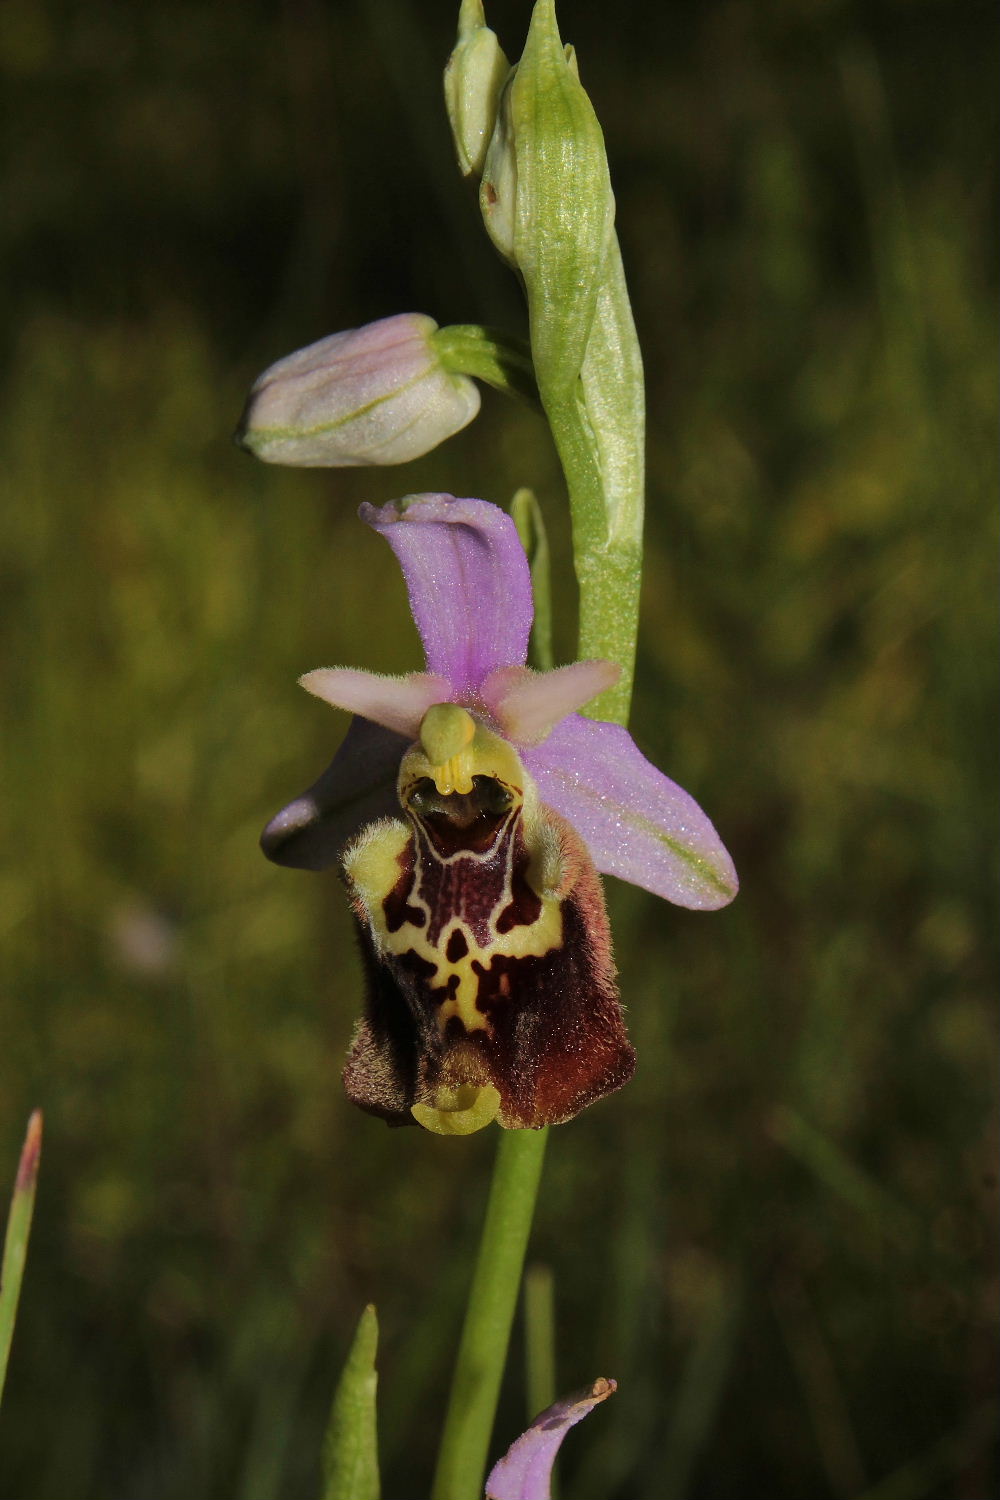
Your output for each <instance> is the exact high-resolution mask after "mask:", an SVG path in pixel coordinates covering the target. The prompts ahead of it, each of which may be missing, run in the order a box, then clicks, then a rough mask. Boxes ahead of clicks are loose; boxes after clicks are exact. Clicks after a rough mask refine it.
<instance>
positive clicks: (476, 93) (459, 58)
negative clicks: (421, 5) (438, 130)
mask: <svg viewBox="0 0 1000 1500" xmlns="http://www.w3.org/2000/svg"><path fill="white" fill-rule="evenodd" d="M509 73H510V63H509V62H508V61H507V59H506V57H505V56H504V52H503V48H502V47H501V46H500V43H499V42H498V41H497V37H496V33H495V32H494V31H491V30H490V28H489V27H488V26H487V25H486V17H485V14H484V12H483V5H482V0H462V8H461V10H460V12H459V17H458V41H457V42H456V43H455V50H454V51H453V52H452V54H451V57H450V58H449V59H448V65H447V67H446V68H445V70H444V101H445V107H446V108H447V111H448V120H449V123H450V124H451V133H452V137H453V138H454V141H455V151H456V153H457V155H458V165H459V168H460V170H461V173H462V176H463V177H477V178H478V177H481V176H482V171H483V162H484V161H485V160H486V151H487V148H488V146H489V143H490V138H491V136H492V135H493V127H494V124H495V123H496V116H497V105H498V103H499V100H500V91H501V89H502V88H503V86H504V83H505V81H506V79H507V76H508V74H509Z"/></svg>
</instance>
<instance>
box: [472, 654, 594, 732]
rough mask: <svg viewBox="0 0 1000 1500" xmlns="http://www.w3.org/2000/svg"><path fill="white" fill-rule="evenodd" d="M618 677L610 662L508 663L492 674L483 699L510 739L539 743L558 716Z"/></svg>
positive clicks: (481, 695) (570, 712)
mask: <svg viewBox="0 0 1000 1500" xmlns="http://www.w3.org/2000/svg"><path fill="white" fill-rule="evenodd" d="M620 676H621V667H619V666H618V665H616V663H615V662H612V661H576V662H573V663H572V665H571V666H568V667H556V669H555V670H554V671H552V672H532V671H530V670H529V669H528V668H527V667H505V668H501V670H500V671H498V672H491V673H490V675H489V677H487V679H486V681H485V682H484V683H483V686H482V688H481V690H480V697H481V698H482V700H483V702H484V703H485V704H486V707H487V708H488V709H489V711H490V713H491V714H492V715H493V718H494V719H495V720H496V722H497V723H498V724H499V726H500V728H501V729H502V730H503V732H504V734H505V735H506V736H507V738H508V739H510V740H513V741H514V742H515V744H518V745H538V744H540V743H541V741H542V740H544V739H545V738H546V737H547V736H548V735H549V734H550V733H551V732H552V730H553V729H554V728H555V726H556V725H557V724H558V723H559V720H560V719H565V718H566V716H567V714H572V713H575V712H576V710H577V709H578V708H582V707H583V705H584V704H585V703H589V702H590V700H591V699H592V698H596V697H597V695H598V693H603V692H604V690H605V689H606V688H609V687H614V685H615V683H616V682H617V681H618V679H619V677H620Z"/></svg>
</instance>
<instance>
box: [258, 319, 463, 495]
mask: <svg viewBox="0 0 1000 1500" xmlns="http://www.w3.org/2000/svg"><path fill="white" fill-rule="evenodd" d="M436 332H437V324H436V323H435V322H434V319H433V318H428V317H425V316H424V314H423V313H400V314H398V315H397V316H396V317H392V318H382V319H381V320H380V321H379V322H377V323H368V324H366V325H365V327H364V328H352V329H348V330H347V331H346V332H345V333H334V334H331V335H330V336H329V337H328V338H325V339H320V340H319V341H318V342H317V343H315V344H310V345H309V346H308V348H306V349H299V350H298V351H297V352H296V353H295V354H289V355H288V356H287V357H286V358H285V359H279V360H278V361H277V363H276V364H273V365H271V366H270V367H269V368H268V369H267V370H265V371H264V373H263V375H261V376H260V377H259V378H258V379H257V380H256V381H255V383H254V385H253V388H252V389H251V391H250V395H249V397H248V399H247V404H246V407H245V409H244V412H243V416H242V419H241V421H240V425H239V428H238V430H237V433H236V438H237V441H238V442H239V443H240V445H241V446H242V447H244V448H246V449H247V450H248V451H249V452H250V453H252V454H254V456H255V457H256V458H260V459H263V460H264V462H265V463H271V464H292V465H295V466H296V467H299V468H342V467H353V466H359V465H365V464H402V463H406V462H407V461H408V460H409V459H411V458H419V457H420V455H421V454H423V453H429V452H430V450H431V449H432V448H436V447H437V445H438V443H441V442H443V441H444V440H445V438H448V437H451V436H452V434H453V433H456V432H460V431H461V429H462V428H463V427H465V426H466V425H467V424H468V423H469V422H471V421H472V419H473V417H474V416H475V415H476V413H477V412H478V410H479V391H478V389H477V387H476V386H475V385H474V384H473V382H472V381H471V380H469V379H468V377H467V376H464V375H455V374H452V373H451V372H450V371H448V370H446V369H445V367H444V366H443V365H442V363H441V360H440V358H439V357H438V354H437V351H436V350H435V347H434V343H433V335H434V334H435V333H436Z"/></svg>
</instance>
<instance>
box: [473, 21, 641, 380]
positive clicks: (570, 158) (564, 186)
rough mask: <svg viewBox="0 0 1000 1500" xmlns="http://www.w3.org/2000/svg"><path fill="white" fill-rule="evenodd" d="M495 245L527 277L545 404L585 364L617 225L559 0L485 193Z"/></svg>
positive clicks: (513, 87)
mask: <svg viewBox="0 0 1000 1500" xmlns="http://www.w3.org/2000/svg"><path fill="white" fill-rule="evenodd" d="M479 201H480V207H481V209H482V213H483V220H484V222H485V224H486V229H487V231H488V233H489V235H490V238H491V239H492V240H493V243H494V245H495V246H496V248H497V249H498V250H499V251H500V253H501V255H503V256H504V258H505V259H506V260H508V261H509V262H510V263H511V264H512V265H513V266H514V267H515V268H516V269H517V271H518V272H519V273H520V275H521V277H522V279H523V281H524V286H525V292H526V294H527V299H528V314H529V318H530V322H531V349H532V355H533V357H534V363H535V373H536V376H537V379H538V386H539V390H540V391H541V393H542V399H543V401H546V402H547V399H548V397H549V395H550V394H551V395H552V396H559V395H561V394H564V393H565V392H566V391H567V390H569V389H571V388H572V386H573V385H574V383H575V381H576V379H577V377H578V375H579V373H580V368H581V366H582V364H583V358H584V354H585V352H586V348H587V341H588V339H589V337H590V331H591V327H592V325H593V321H594V312H595V308H596V305H597V297H598V293H599V291H600V287H601V284H602V281H603V279H604V274H605V261H606V259H607V255H608V250H609V246H610V244H611V240H612V235H613V227H614V195H613V193H612V191H611V179H610V176H609V172H608V162H607V155H606V153H605V149H604V136H603V134H602V132H601V127H600V124H599V123H598V120H597V116H596V115H595V113H594V109H593V106H592V105H591V102H590V100H589V98H588V97H587V94H586V91H585V90H584V88H583V86H582V85H581V83H580V80H579V77H578V76H577V69H576V59H575V57H574V56H573V55H572V52H570V53H569V55H567V49H566V48H564V46H563V43H562V40H561V38H560V36H559V30H558V27H557V25H556V18H555V8H554V5H553V3H552V0H537V3H536V5H535V8H534V12H533V14H532V18H531V26H530V29H529V32H528V38H527V42H526V44H525V49H524V54H523V56H522V58H521V60H520V62H519V63H518V65H517V67H516V68H515V70H514V73H513V75H512V77H511V78H510V80H509V82H508V83H507V85H506V87H505V89H504V92H503V95H502V97H501V100H500V107H499V110H498V113H497V120H496V125H495V127H494V131H493V137H492V140H491V142H490V149H489V151H488V152H487V156H486V162H485V165H484V168H483V178H482V183H481V185H480V199H479Z"/></svg>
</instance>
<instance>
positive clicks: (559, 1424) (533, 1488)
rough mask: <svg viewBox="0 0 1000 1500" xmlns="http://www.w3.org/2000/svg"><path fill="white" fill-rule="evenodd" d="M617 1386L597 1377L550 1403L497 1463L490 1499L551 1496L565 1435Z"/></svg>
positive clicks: (488, 1483)
mask: <svg viewBox="0 0 1000 1500" xmlns="http://www.w3.org/2000/svg"><path fill="white" fill-rule="evenodd" d="M616 1389H617V1382H616V1381H614V1380H595V1381H594V1383H593V1385H590V1386H586V1387H585V1388H584V1389H583V1390H582V1391H577V1392H576V1393H575V1394H574V1395H572V1396H567V1397H566V1398H565V1399H564V1400H562V1401H557V1402H556V1403H555V1405H554V1406H549V1407H547V1408H546V1410H545V1411H543V1412H542V1413H541V1414H540V1415H539V1416H537V1417H536V1418H535V1420H534V1421H533V1422H532V1424H531V1426H530V1427H529V1428H528V1430H527V1432H525V1433H522V1434H521V1436H520V1437H519V1438H518V1439H517V1440H516V1442H514V1443H513V1444H512V1445H511V1447H510V1448H509V1449H508V1451H507V1452H506V1453H505V1454H504V1456H503V1458H502V1459H501V1460H500V1462H499V1463H498V1464H495V1465H494V1467H493V1471H492V1473H491V1474H490V1477H489V1479H487V1481H486V1500H549V1497H550V1496H551V1494H552V1465H553V1464H554V1462H555V1458H556V1454H557V1453H558V1451H559V1447H560V1444H561V1443H562V1440H563V1438H564V1437H565V1436H566V1434H567V1432H568V1431H569V1429H570V1428H571V1427H575V1426H576V1424H577V1422H582V1421H583V1419H584V1417H586V1416H587V1415H588V1414H589V1413H590V1412H592V1411H593V1409H594V1407H595V1406H597V1405H598V1404H599V1403H600V1402H601V1401H606V1400H607V1398H608V1397H609V1396H610V1395H612V1393H613V1392H614V1391H615V1390H616Z"/></svg>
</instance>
